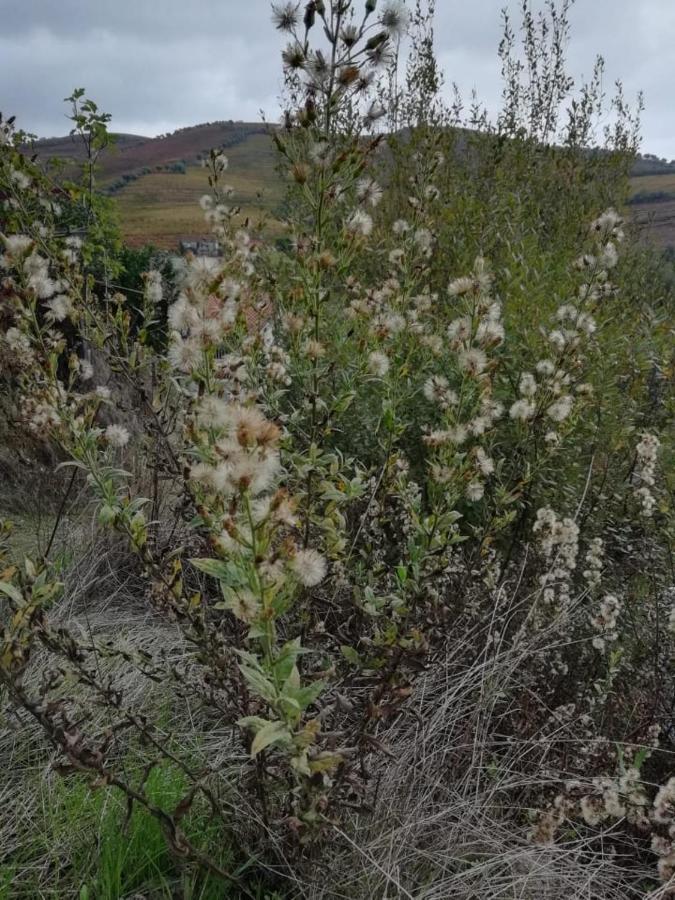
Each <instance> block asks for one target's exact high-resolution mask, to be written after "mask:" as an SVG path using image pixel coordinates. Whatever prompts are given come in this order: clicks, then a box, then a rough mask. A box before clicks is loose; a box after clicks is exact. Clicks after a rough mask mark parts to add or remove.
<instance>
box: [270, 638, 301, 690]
mask: <svg viewBox="0 0 675 900" xmlns="http://www.w3.org/2000/svg"><path fill="white" fill-rule="evenodd" d="M300 640H301V639H300V638H299V637H297V638H295V639H294V640H292V641H289V642H288V643H287V644H284V646H283V647H282V648H281V652H280V653H279V656H278V657H277V658H276V659H275V661H274V674H275V676H276V677H277V678H278V679H279V681H280V682H283V681H286V679H287V678H288V676H289V675H290V673H291V672H292V670H293V667H294V665H295V661H296V660H297V658H298V657H299V656H300V655H301V654H303V653H309V651H308V650H305V649H304V648H303V647H301V646H300Z"/></svg>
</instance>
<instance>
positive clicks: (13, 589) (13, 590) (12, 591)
mask: <svg viewBox="0 0 675 900" xmlns="http://www.w3.org/2000/svg"><path fill="white" fill-rule="evenodd" d="M0 594H7V596H8V597H10V598H11V599H12V600H13V601H14V602H15V603H22V602H23V594H22V593H21V591H20V590H19V589H18V587H17V586H16V585H15V584H10V582H9V581H0Z"/></svg>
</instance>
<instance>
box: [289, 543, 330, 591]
mask: <svg viewBox="0 0 675 900" xmlns="http://www.w3.org/2000/svg"><path fill="white" fill-rule="evenodd" d="M291 568H292V569H293V571H294V572H295V574H296V576H297V578H298V581H300V583H301V584H304V585H305V587H315V586H316V585H317V584H320V583H321V582H322V581H323V580H324V578H325V577H326V560H325V559H324V558H323V556H322V555H321V554H320V553H317V551H316V550H312V549H311V548H310V549H307V550H298V551H297V553H296V554H295V556H294V557H293V559H292V560H291Z"/></svg>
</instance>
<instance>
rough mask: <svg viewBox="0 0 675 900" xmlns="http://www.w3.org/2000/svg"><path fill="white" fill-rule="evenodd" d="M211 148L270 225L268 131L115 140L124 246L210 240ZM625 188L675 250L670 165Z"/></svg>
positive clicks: (243, 200)
mask: <svg viewBox="0 0 675 900" xmlns="http://www.w3.org/2000/svg"><path fill="white" fill-rule="evenodd" d="M212 148H222V149H223V150H224V151H225V153H226V155H227V156H228V158H229V160H230V167H229V170H228V172H227V174H226V181H227V182H228V183H229V184H231V185H232V187H233V188H234V190H235V202H236V203H237V204H238V205H240V206H241V207H242V211H243V212H244V214H246V215H249V216H251V217H258V216H260V215H261V214H265V215H266V216H267V217H269V218H271V219H272V220H273V219H274V213H275V209H276V208H277V206H278V204H279V202H280V200H281V198H282V194H283V188H282V184H281V181H280V178H279V175H278V173H277V170H276V154H275V150H274V146H273V143H272V139H271V133H270V126H267V125H265V124H263V123H261V122H234V121H220V122H207V123H205V124H202V125H194V126H191V127H188V128H181V129H178V130H177V131H174V132H173V133H172V134H167V135H161V136H160V137H156V138H148V137H144V136H142V135H137V134H117V135H115V144H114V146H113V147H112V148H111V149H110V150H109V151H107V152H106V153H105V154H104V155H103V157H102V159H101V170H100V175H99V183H100V185H101V188H102V189H103V190H104V191H105V192H106V193H108V194H110V195H112V196H114V197H115V198H116V199H117V201H118V205H119V210H120V218H121V222H122V230H123V233H124V236H125V239H126V240H127V241H128V242H129V243H130V244H132V245H141V244H145V243H154V244H156V245H157V246H160V247H164V248H167V249H173V248H175V247H176V246H177V245H178V243H179V241H181V240H194V239H199V238H206V237H208V236H209V232H208V228H207V226H206V225H205V223H204V219H203V214H202V211H201V209H200V208H199V205H198V201H199V198H200V197H201V196H202V194H204V193H206V192H207V191H208V182H207V178H206V173H205V172H204V169H203V168H202V166H201V161H202V159H203V158H204V157H205V156H207V155H208V152H209V151H210V150H211V149H212ZM27 149H28V148H27ZM30 152H32V153H37V154H38V156H39V157H40V158H42V159H43V160H44V161H45V162H46V161H48V160H49V159H58V160H61V161H62V162H65V163H66V164H67V161H68V160H72V161H81V160H82V158H83V156H84V152H83V148H82V146H81V144H80V143H79V142H78V141H77V139H75V138H73V137H58V138H48V139H43V140H40V141H36V142H35V143H34V144H33V145H32V146H31V147H30ZM66 171H68V168H67V165H66ZM631 185H632V191H633V195H632V199H631V201H630V210H631V214H632V217H633V219H634V220H635V221H636V222H637V223H638V224H639V225H640V226H641V227H642V228H643V229H644V230H645V231H646V233H648V234H649V235H650V237H652V238H653V239H654V240H655V241H656V242H657V243H658V244H660V245H662V246H675V161H673V162H668V161H667V160H665V159H659V158H657V157H656V156H653V155H651V154H641V155H640V156H639V157H638V159H637V160H636V161H635V165H634V168H633V172H632V180H631Z"/></svg>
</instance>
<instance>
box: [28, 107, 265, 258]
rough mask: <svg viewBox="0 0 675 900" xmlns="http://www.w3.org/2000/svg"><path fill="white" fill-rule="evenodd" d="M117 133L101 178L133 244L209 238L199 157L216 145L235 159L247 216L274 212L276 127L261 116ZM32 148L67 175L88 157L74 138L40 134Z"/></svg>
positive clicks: (235, 182)
mask: <svg viewBox="0 0 675 900" xmlns="http://www.w3.org/2000/svg"><path fill="white" fill-rule="evenodd" d="M114 137H115V143H114V144H113V146H112V147H111V148H110V149H109V150H107V151H106V152H105V153H104V154H102V156H101V159H100V169H99V176H98V180H99V185H100V187H101V189H102V190H103V191H104V192H105V193H107V194H110V195H112V196H114V197H115V198H116V200H117V201H118V206H119V211H120V218H121V222H122V230H123V233H124V237H125V239H126V240H127V241H128V243H130V244H132V245H141V244H146V243H153V244H155V245H157V246H159V247H164V248H166V249H173V248H175V247H176V246H177V245H178V242H179V241H180V240H184V239H185V240H187V239H196V238H204V237H208V234H209V232H208V227H207V226H206V224H205V222H204V216H203V213H202V211H201V209H200V208H199V198H200V197H201V196H202V195H203V194H204V193H206V192H208V190H209V186H208V181H207V175H206V172H205V171H204V169H203V168H202V165H201V161H202V159H203V158H205V157H206V156H207V155H208V153H209V151H210V150H211V149H212V148H221V149H223V150H224V151H225V153H226V155H227V156H228V158H229V160H230V167H229V170H228V172H227V173H226V175H225V181H226V182H227V183H228V184H230V185H231V186H232V187H233V188H234V191H235V195H234V202H236V203H237V205H239V206H241V207H242V211H243V213H244V214H245V215H249V216H251V217H259V216H260V215H261V214H263V213H264V214H265V215H267V216H268V217H269V216H273V213H274V209H275V207H276V206H277V204H278V203H279V201H280V199H281V195H282V190H281V182H280V180H279V177H278V175H277V172H276V155H275V151H274V146H273V143H272V139H271V136H270V128H269V127H268V126H267V125H265V124H263V123H261V122H234V121H223V122H208V123H206V124H203V125H195V126H191V127H189V128H181V129H178V130H177V131H174V132H173V133H172V134H167V135H161V136H160V137H156V138H148V137H144V136H142V135H136V134H116V135H115V136H114ZM26 150H27V151H28V152H30V153H36V154H37V155H38V157H39V158H40V159H41V160H43V161H44V162H45V164H46V163H48V161H49V160H51V159H57V160H60V161H61V163H62V164H65V172H66V174H69V172H70V167H69V166H68V162H69V161H72V162H73V164H74V163H77V162H81V161H82V159H83V158H84V148H83V147H82V144H81V142H80V141H78V139H77V138H75V137H58V138H47V139H43V140H39V141H36V142H35V143H34V144H32V145H31V146H30V147H27V148H26ZM74 168H75V167H74V165H73V167H72V171H73V172H74Z"/></svg>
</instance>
